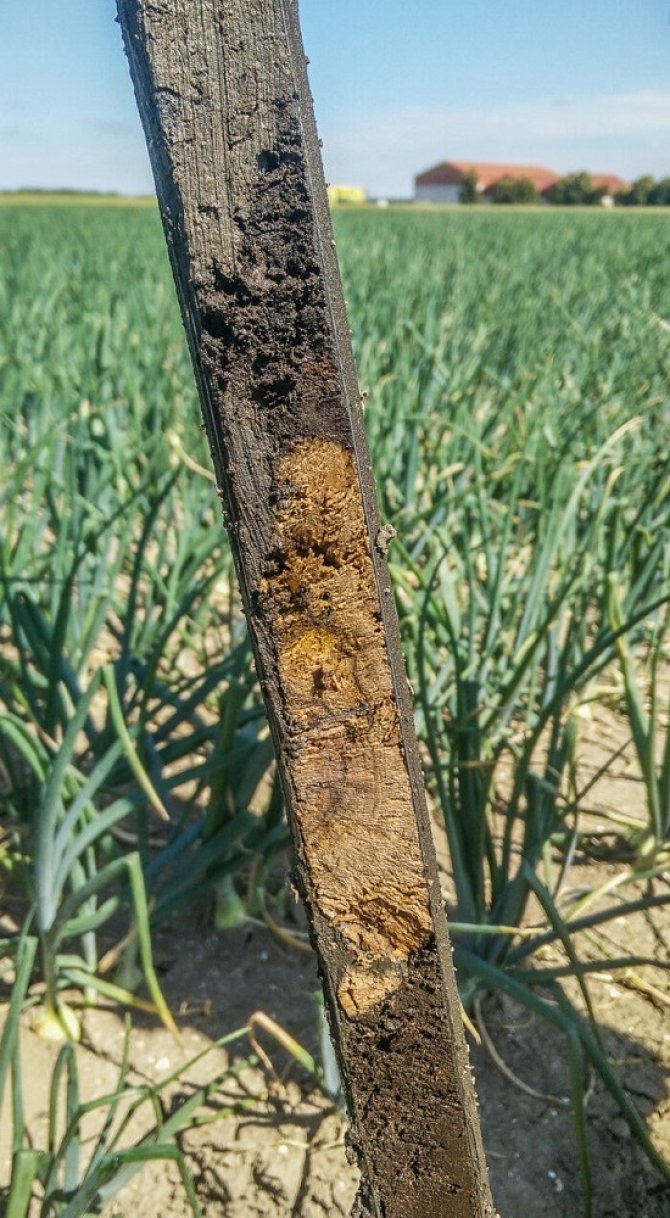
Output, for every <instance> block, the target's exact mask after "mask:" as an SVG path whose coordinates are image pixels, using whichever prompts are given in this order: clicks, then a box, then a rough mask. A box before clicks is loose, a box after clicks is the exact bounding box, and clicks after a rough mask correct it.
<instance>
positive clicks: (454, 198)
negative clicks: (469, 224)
mask: <svg viewBox="0 0 670 1218" xmlns="http://www.w3.org/2000/svg"><path fill="white" fill-rule="evenodd" d="M459 189H460V187H459V186H415V188H414V198H415V199H416V202H417V203H458V192H459Z"/></svg>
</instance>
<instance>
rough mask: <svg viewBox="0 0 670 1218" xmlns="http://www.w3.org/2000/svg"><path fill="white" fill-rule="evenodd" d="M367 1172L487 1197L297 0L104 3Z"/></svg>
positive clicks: (409, 1208) (369, 1187)
mask: <svg viewBox="0 0 670 1218" xmlns="http://www.w3.org/2000/svg"><path fill="white" fill-rule="evenodd" d="M117 3H118V10H119V16H120V20H121V25H122V28H123V33H124V39H125V44H126V49H127V53H128V57H129V60H130V65H131V73H132V76H133V81H134V84H135V91H136V96H137V100H138V104H139V107H140V112H141V114H142V118H143V122H144V127H145V132H146V135H147V141H148V145H149V150H150V154H151V159H152V163H153V168H154V174H155V177H156V185H157V190H158V197H159V202H160V206H161V214H162V217H163V223H164V227H165V233H166V238H167V242H168V248H169V251H170V256H171V260H172V265H173V270H174V274H175V280H176V283H177V288H178V293H179V297H180V303H181V307H182V313H183V317H184V323H185V326H186V329H187V333H188V336H189V341H190V345H191V352H192V355H193V360H194V366H195V369H196V375H197V377H198V381H199V386H200V393H201V401H202V405H203V412H204V416H205V422H206V426H207V431H208V435H209V441H210V446H211V450H212V456H213V460H214V465H215V469H216V473H217V478H218V482H219V486H220V491H221V495H222V500H223V504H224V510H225V513H226V517H227V522H228V528H229V530H230V535H231V543H232V546H233V551H234V554H235V560H236V564H237V569H238V574H239V577H240V582H241V586H242V591H243V597H244V603H245V609H246V613H247V618H248V621H249V626H250V630H251V635H252V639H253V643H254V649H255V653H256V660H257V665H258V671H259V674H260V679H261V684H262V687H263V692H264V696H265V700H266V705H267V708H268V714H269V717H270V722H271V727H272V731H273V736H274V741H275V747H276V751H277V757H278V761H279V765H280V769H281V773H282V779H283V784H284V791H285V795H286V802H287V806H288V810H289V817H290V821H291V826H292V830H293V835H294V842H295V847H296V856H297V866H298V878H299V883H300V887H301V890H302V892H303V895H304V898H305V902H306V905H307V910H308V914H309V919H310V926H311V930H312V937H313V941H314V945H315V948H316V951H317V953H318V957H319V963H320V969H321V974H322V978H323V983H324V990H325V994H326V1000H327V1008H328V1011H329V1016H330V1020H331V1026H332V1028H333V1033H334V1037H335V1040H336V1042H337V1045H338V1049H339V1056H340V1064H341V1068H342V1075H343V1080H344V1085H345V1089H346V1093H347V1099H348V1104H349V1112H350V1116H351V1120H352V1146H353V1148H354V1150H355V1153H356V1154H357V1156H358V1160H359V1163H360V1166H361V1169H362V1183H361V1190H360V1195H359V1200H358V1202H357V1213H358V1214H360V1215H374V1216H375V1218H438V1216H439V1218H491V1216H492V1215H493V1207H492V1204H491V1200H490V1195H489V1191H488V1183H487V1176H486V1168H485V1163H484V1156H483V1151H482V1147H481V1140H480V1136H479V1127H478V1119H477V1113H476V1107H475V1100H474V1092H473V1088H472V1082H471V1078H470V1073H469V1069H468V1063H467V1053H466V1048H465V1042H464V1038H463V1029H462V1024H461V1019H460V1010H459V1004H458V997H457V992H456V987H455V982H454V976H453V968H452V963H451V956H450V949H449V944H448V939H447V932H446V922H445V918H444V912H443V909H442V904H441V900H440V894H439V888H438V883H437V873H436V867H435V859H434V853H433V847H432V841H431V838H430V829H429V823H428V817H427V812H426V808H425V801H424V797H423V787H422V779H421V768H420V765H419V761H418V756H417V749H416V742H415V739H414V734H413V726H412V712H411V706H410V702H409V697H408V693H407V686H406V679H405V675H404V666H403V661H402V656H401V654H400V650H399V645H398V630H397V622H396V619H395V613H394V609H393V604H392V597H391V591H390V585H389V579H388V570H387V567H386V561H385V553H384V546H376V545H375V544H374V539H375V538H376V537H377V536H378V535H379V523H380V522H379V519H378V515H377V509H376V506H375V498H374V488H373V484H372V477H371V471H370V466H369V459H368V455H367V447H366V442H365V437H364V432H363V425H362V417H361V410H360V400H359V395H358V389H357V383H356V376H355V370H354V365H353V358H352V354H351V346H350V340H349V333H348V329H347V323H346V313H345V309H344V302H343V300H342V293H341V287H340V282H339V276H338V271H337V265H336V261H335V255H334V250H333V242H332V235H331V228H330V219H329V215H328V208H327V202H326V196H325V187H324V183H323V174H322V169H321V161H320V155H319V151H318V141H317V138H316V131H315V128H314V121H313V116H312V109H311V99H310V96H309V89H308V85H307V79H306V74H305V67H304V55H303V51H302V45H301V41H300V34H299V27H298V19H297V12H296V7H295V4H294V0H117Z"/></svg>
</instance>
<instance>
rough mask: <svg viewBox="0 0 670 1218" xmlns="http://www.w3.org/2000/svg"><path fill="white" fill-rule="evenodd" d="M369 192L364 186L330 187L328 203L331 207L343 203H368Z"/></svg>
mask: <svg viewBox="0 0 670 1218" xmlns="http://www.w3.org/2000/svg"><path fill="white" fill-rule="evenodd" d="M367 198H368V192H367V190H365V188H364V187H363V186H329V187H328V202H329V203H330V206H331V207H339V205H340V204H342V203H366V202H367Z"/></svg>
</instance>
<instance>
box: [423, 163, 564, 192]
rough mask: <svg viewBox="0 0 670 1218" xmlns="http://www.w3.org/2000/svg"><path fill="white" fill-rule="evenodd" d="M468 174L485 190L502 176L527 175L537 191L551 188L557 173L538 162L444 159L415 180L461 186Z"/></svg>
mask: <svg viewBox="0 0 670 1218" xmlns="http://www.w3.org/2000/svg"><path fill="white" fill-rule="evenodd" d="M466 173H474V174H476V175H477V182H478V184H479V186H480V188H481V189H482V190H485V191H486V190H490V189H491V187H492V186H493V185H495V183H496V182H499V181H500V179H501V178H528V179H529V181H531V182H532V183H533V185H534V186H535V188H536V189H537V190H538V191H543V190H548V189H549V187H550V186H553V184H554V182H556V181H558V174H556V173H554V172H553V170H551V169H543V168H542V167H541V166H539V165H490V164H485V163H482V162H481V161H442V163H441V164H440V165H435V166H434V167H433V168H432V169H427V170H426V171H425V173H420V174H419V175H418V177H417V179H416V184H417V186H458V185H459V183H460V182H462V180H463V177H464V176H465V174H466Z"/></svg>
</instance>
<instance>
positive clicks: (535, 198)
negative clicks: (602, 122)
mask: <svg viewBox="0 0 670 1218" xmlns="http://www.w3.org/2000/svg"><path fill="white" fill-rule="evenodd" d="M607 193H608V191H607V187H606V186H597V185H595V184H594V182H593V180H592V178H591V175H590V174H589V173H586V172H581V173H568V174H566V175H565V176H564V177H562V178H559V179H558V181H557V182H554V184H553V186H550V187H549V190H547V191H545V192H544V194H543V195H542V196H540V193H539V191H538V189H537V187H536V186H535V184H534V183H533V182H532V181H531V180H530V178H511V177H503V178H499V179H498V181H497V182H495V183H494V185H493V186H492V187H491V189H490V190H489V191H487V198H488V199H490V200H491V202H492V203H539V202H540V199H541V198H544V199H546V200H547V201H548V202H549V203H554V204H556V205H558V206H562V207H569V206H581V207H584V206H587V207H588V206H591V205H593V204H596V203H600V202H601V201H602V199H603V198H604V196H605V195H606V194H607ZM458 198H459V202H461V203H480V202H481V200H482V192H481V191H480V190H479V188H478V184H477V175H476V173H474V172H470V173H466V174H464V176H463V180H462V182H461V184H460V187H459V193H458ZM614 202H615V203H616V205H617V206H618V207H668V206H670V178H659V179H658V180H655V179H654V178H652V177H651V175H650V174H646V175H644V176H643V177H641V178H637V180H636V181H635V182H632V183H631V185H630V186H629V187H628V188H627V189H626V190H621V191H618V192H617V194H616V195H615V196H614Z"/></svg>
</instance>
